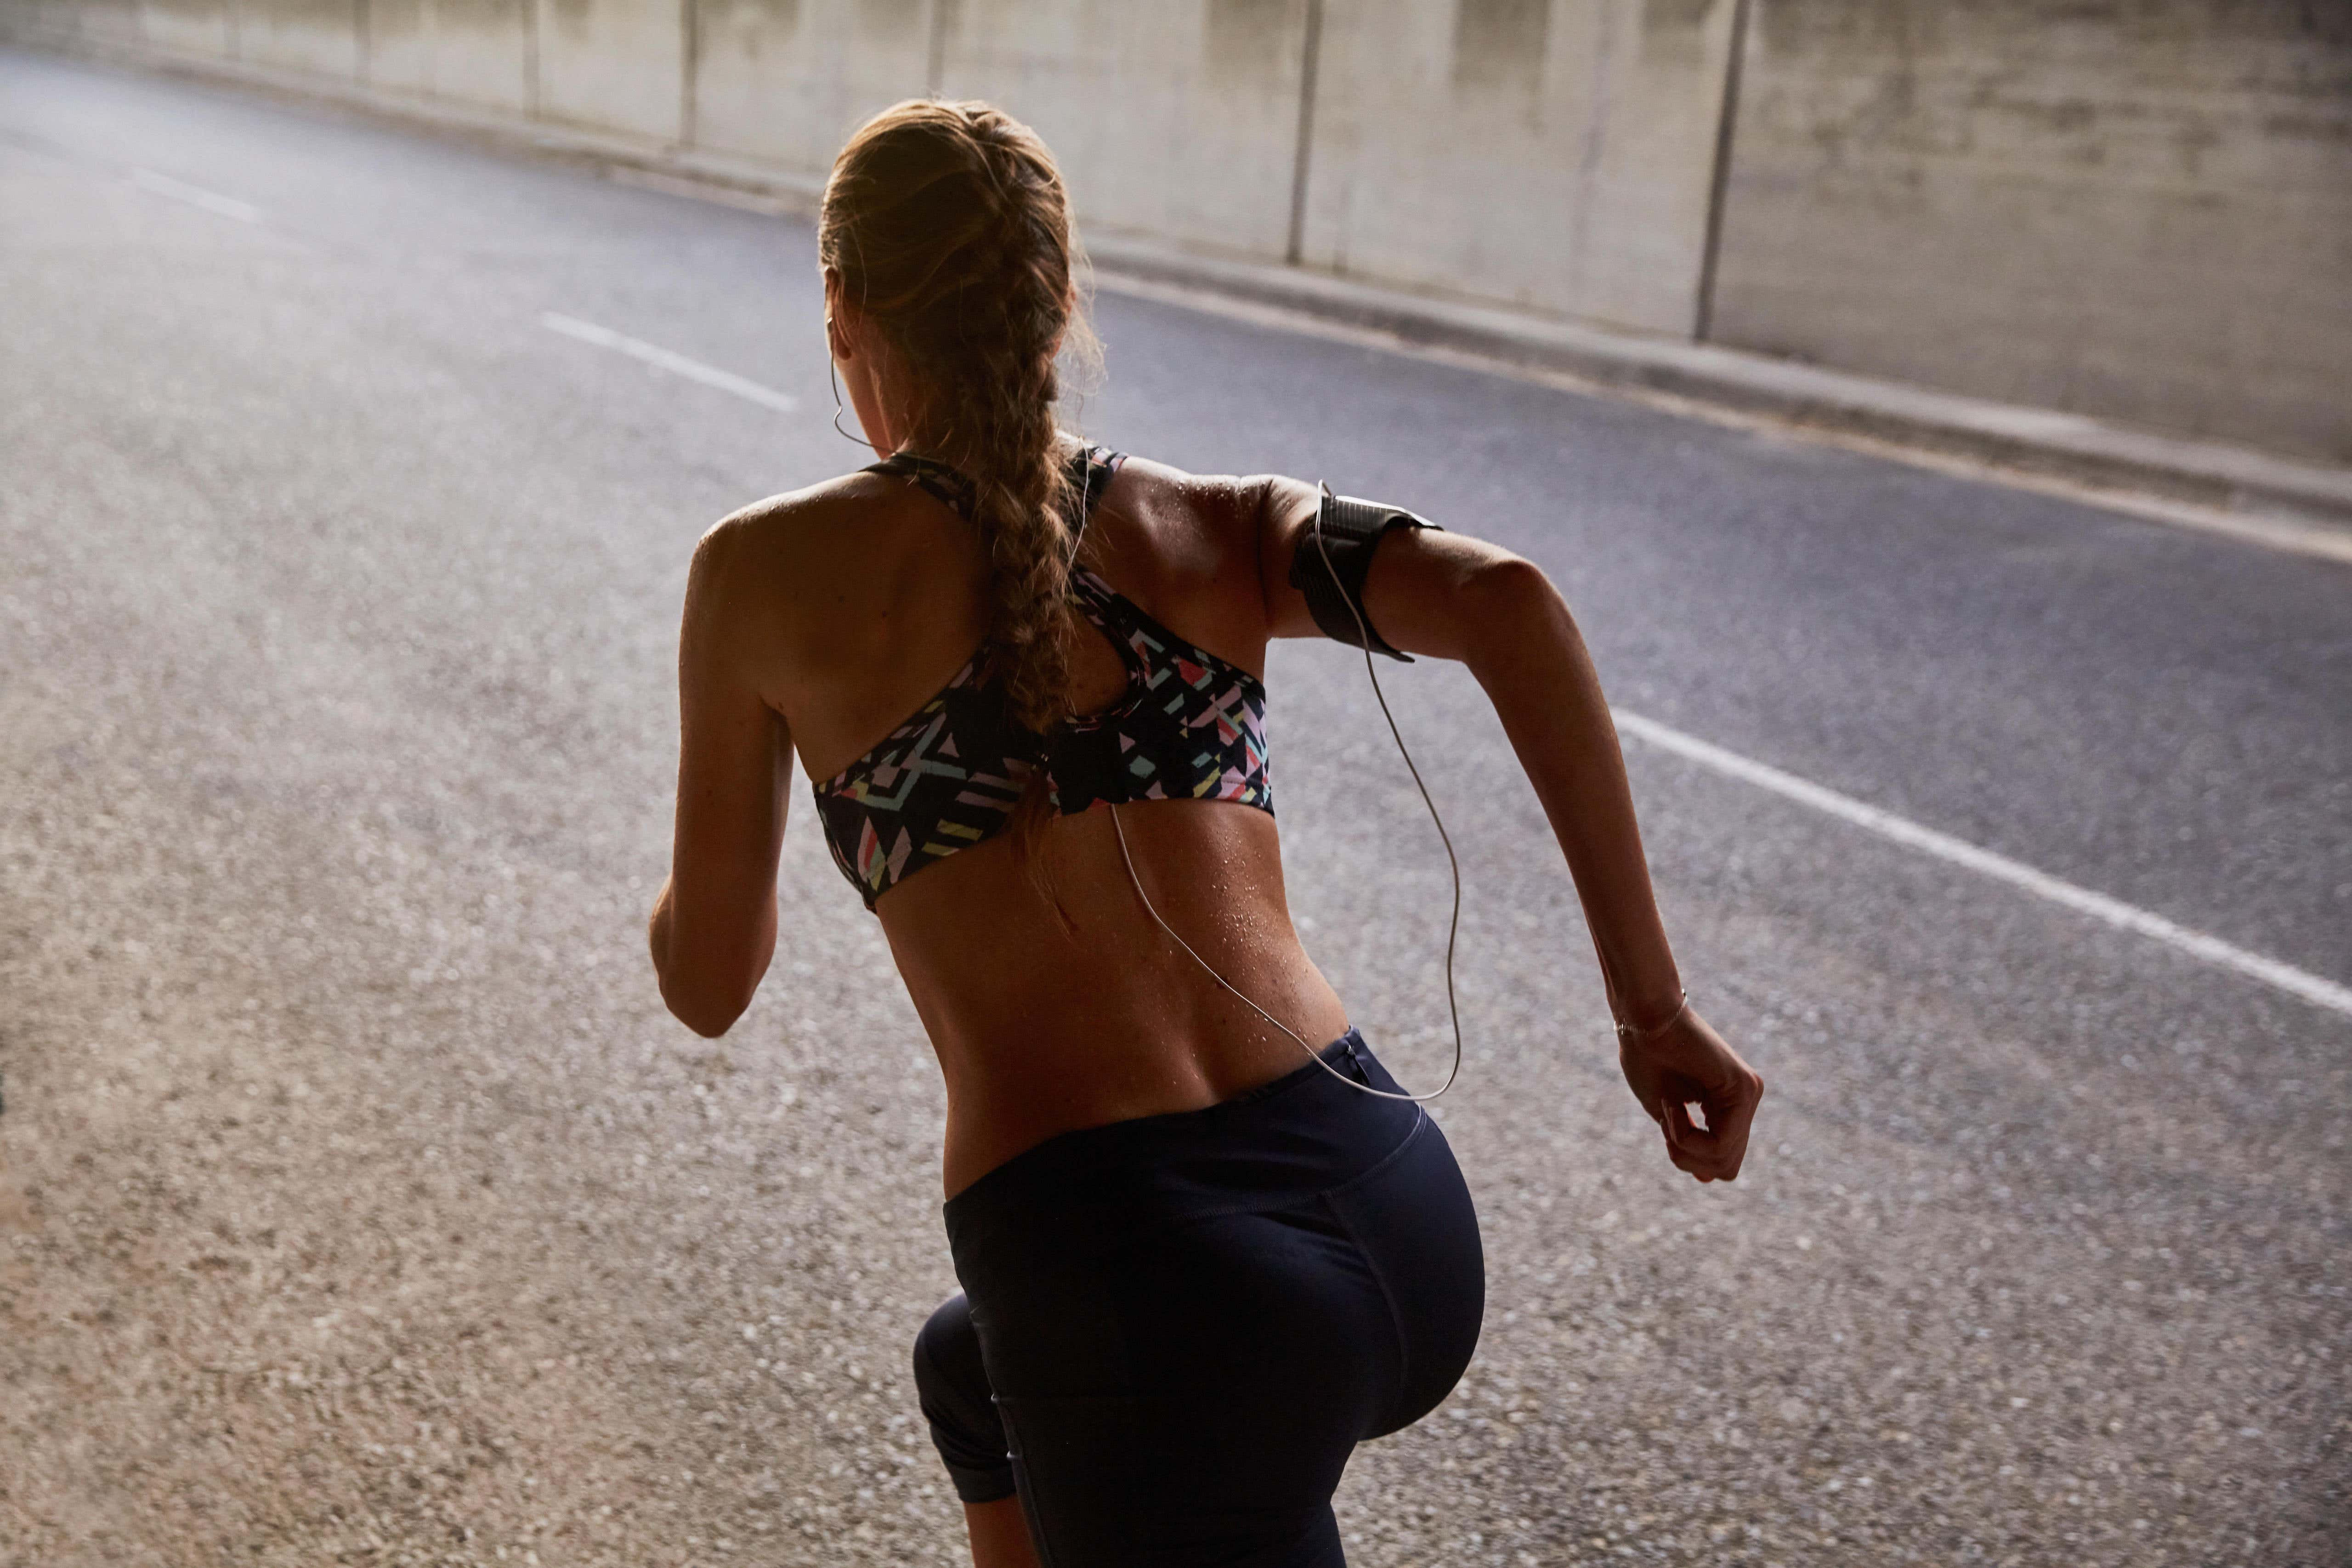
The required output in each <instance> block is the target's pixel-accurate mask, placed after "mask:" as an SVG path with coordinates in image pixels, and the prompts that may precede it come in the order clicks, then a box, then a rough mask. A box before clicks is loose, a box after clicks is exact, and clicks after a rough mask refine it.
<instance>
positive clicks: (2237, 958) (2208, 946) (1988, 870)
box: [1610, 708, 2352, 1018]
mask: <svg viewBox="0 0 2352 1568" xmlns="http://www.w3.org/2000/svg"><path fill="white" fill-rule="evenodd" d="M1610 711H1611V712H1612V715H1613V716H1615V718H1616V720H1617V728H1618V729H1619V731H1620V732H1622V733H1623V734H1626V735H1630V736H1633V737H1635V738H1636V739H1639V740H1644V741H1647V742H1649V744H1651V745H1652V746H1654V747H1658V748H1659V749H1660V750H1662V751H1671V752H1673V753H1674V754H1675V756H1677V757H1682V758H1688V759H1689V760H1691V761H1693V762H1696V763H1697V764H1698V765H1699V766H1700V767H1702V768H1713V769H1714V770H1715V771H1716V772H1717V773H1722V774H1726V775H1727V776H1728V777H1730V778H1733V779H1739V780H1741V781H1742V782H1744V783H1748V784H1753V785H1755V786H1756V787H1757V788H1758V789H1769V790H1770V791H1771V792H1772V793H1773V794H1775V795H1780V796H1782V797H1785V798H1786V799H1788V800H1795V801H1797V802H1799V803H1800V804H1801V805H1806V806H1811V807H1812V808H1813V809H1814V810H1817V811H1825V812H1827V813H1829V815H1831V816H1832V817H1835V818H1837V819H1838V820H1839V821H1845V822H1851V823H1853V825H1854V826H1855V827H1857V828H1862V829H1865V830H1867V831H1870V832H1874V833H1876V834H1878V835H1879V836H1880V837H1881V838H1886V839H1892V840H1894V841H1895V842H1896V843H1898V844H1902V845H1904V846H1906V848H1909V849H1915V850H1918V851H1920V852H1923V853H1926V854H1931V855H1934V856H1935V857H1936V858H1937V860H1942V861H1948V862H1951V863H1952V864H1954V865H1957V866H1963V867H1966V868H1967V869H1968V870H1969V871H1972V872H1975V873H1978V874H1979V875H1980V876H1989V877H1991V878H1992V879H1993V880H1994V881H1996V882H2005V883H2009V884H2010V885H2011V887H2021V888H2023V889H2024V890H2025V891H2026V892H2028V893H2030V894H2033V895H2035V896H2036V897H2038V898H2046V899H2048V900H2049V901H2050V902H2051V903H2053V904H2063V905H2064V906H2065V907H2067V908H2068V909H2071V910H2074V912H2075V913H2077V914H2080V915H2089V916H2091V917H2092V918H2093V919H2094V920H2103V921H2105V922H2106V924H2108V925H2113V926H2116V927H2117V928H2118V929H2121V930H2125V931H2129V932H2132V933H2135V934H2136V935H2137V936H2146V937H2149V938H2151V939H2153V940H2155V941H2158V942H2161V943H2163V944H2165V945H2166V946H2169V947H2176V948H2178V949H2179V950H2180V951H2181V952H2183V953H2186V954H2188V955H2189V956H2191V957H2196V958H2202V959H2204V960H2205V961H2206V962H2207V963H2209V964H2218V965H2220V966H2221V967H2223V968H2225V969H2234V970H2235V971H2237V972H2238V973H2239V974H2241V975H2243V976H2245V977H2248V978H2249V979H2254V980H2260V981H2262V982H2263V984H2264V985H2268V986H2275V987H2277V988H2279V989H2280V990H2282V991H2285V992H2287V993H2288V994H2289V995H2291V996H2296V997H2300V998H2303V999H2304V1000H2305V1001H2307V1002H2310V1003H2312V1004H2313V1005H2315V1006H2317V1007H2323V1008H2326V1009H2328V1010H2329V1011H2331V1012H2337V1013H2342V1014H2343V1015H2344V1016H2346V1017H2347V1018H2352V986H2340V985H2338V984H2336V982H2335V981H2333V980H2329V979H2323V978H2322V977H2319V976H2317V975H2315V974H2312V973H2310V972H2309V971H2307V970H2304V969H2298V968H2296V967H2294V966H2293V965H2292V964H2282V963H2280V962H2279V961H2278V960H2277V959H2275V958H2268V957H2264V956H2263V955H2262V954H2260V953H2253V952H2249V951H2248V950H2247V949H2245V948H2243V947H2240V946H2234V945H2232V944H2231V943H2228V942H2224V941H2222V940H2221V938H2220V937H2218V936H2207V935H2205V933H2203V932H2202V931H2192V930H2190V929H2189V927H2188V926H2186V925H2176V924H2175V923H2173V922H2172V921H2169V920H2167V919H2166V918H2164V916H2162V915H2151V914H2149V913H2148V912H2147V910H2145V909H2141V908H2139V907H2137V905H2134V904H2126V903H2124V902H2123V901H2122V900H2121V899H2118V898H2109V897H2108V896H2107V895H2106V894H2104V893H2093V892H2092V891H2091V890H2090V889H2089V888H2087V887H2077V886H2075V885H2074V883H2071V882H2062V881H2061V880H2059V879H2058V878H2057V877H2054V876H2052V875H2050V874H2049V873H2047V872H2041V871H2036V870H2035V869H2034V868H2033V867H2032V866H2030V865H2027V864H2025V863H2024V862H2022V861H2013V860H2011V859H2010V858H2009V857H2008V856H2007V855H1997V854H1995V853H1993V852H1991V851H1990V850H1986V849H1979V848H1978V847H1977V846H1976V845H1974V844H1972V843H1969V841H1967V840H1965V839H1956V838H1954V837H1953V836H1952V835H1951V834H1949V833H1939V832H1937V831H1936V830H1935V829H1933V828H1923V827H1921V826H1920V825H1919V824H1918V823H1916V822H1914V821H1910V820H1909V819H1907V818H1904V817H1898V816H1896V815H1895V813H1894V812H1892V811H1884V810H1879V808H1877V807H1876V806H1872V805H1868V804H1866V803H1864V802H1863V801H1860V800H1855V799H1854V798H1853V796H1851V795H1841V794H1839V793H1838V792H1837V791H1836V790H1834V789H1822V787H1821V786H1820V785H1818V784H1814V783H1811V782H1809V781H1808V780H1806V779H1800V778H1798V777H1797V776H1796V775H1795V774H1793V773H1784V772H1782V771H1781V770H1780V768H1774V767H1772V766H1770V765H1769V764H1768V763H1763V762H1758V761H1755V760H1753V759H1752V758H1746V757H1742V756H1740V755H1739V753H1738V752H1736V751H1726V750H1725V749H1724V748H1723V747H1720V746H1716V745H1713V744H1711V743H1709V742H1707V741H1704V740H1701V739H1699V738H1698V737H1696V736H1692V735H1685V734H1684V733H1683V732H1682V731H1681V730H1678V729H1675V728H1672V727H1668V726H1666V725H1663V724H1660V723H1659V722H1658V721H1657V720H1655V719H1650V718H1643V716H1641V715H1640V714H1635V713H1627V712H1626V711H1625V710H1624V709H1623V708H1612V709H1611V710H1610Z"/></svg>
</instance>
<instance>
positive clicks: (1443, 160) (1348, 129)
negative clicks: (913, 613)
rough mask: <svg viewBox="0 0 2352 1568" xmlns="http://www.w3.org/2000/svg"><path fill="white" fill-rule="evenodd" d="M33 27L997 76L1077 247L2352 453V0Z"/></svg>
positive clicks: (719, 117)
mask: <svg viewBox="0 0 2352 1568" xmlns="http://www.w3.org/2000/svg"><path fill="white" fill-rule="evenodd" d="M10 18H14V19H16V21H18V22H20V23H21V22H27V21H29V22H33V23H37V24H46V25H47V26H49V27H51V28H52V29H64V30H68V31H79V33H80V34H82V35H83V36H85V37H92V38H106V39H110V40H114V41H119V42H132V43H138V42H142V41H143V42H144V43H145V44H147V45H150V46H152V47H161V48H164V49H168V50H171V51H173V52H176V53H179V54H182V55H195V56H211V57H235V58H241V59H245V60H249V61H254V62H257V63H262V64H268V65H271V66H275V67H278V68H289V69H294V70H299V71H305V72H310V73H313V74H316V75H319V76H320V77H331V78H341V79H352V78H358V79H360V80H362V81H365V82H367V83H369V84H370V85H371V86H373V87H374V88H377V89H390V90H394V91H406V92H415V93H420V94H429V95H434V96H437V97H440V98H445V99H457V100H460V101H463V102H466V103H469V104H475V105H480V106H484V107H488V108H492V109H499V110H509V111H514V112H520V113H525V114H533V115H539V116H543V117H546V118H549V119H552V120H563V121H566V122H568V123H572V124H575V125H579V126H583V127H586V128H589V129H592V130H599V131H621V132H625V133H631V134H634V135H636V136H639V137H643V138H646V139H649V140H650V141H654V142H656V143H660V144H663V145H669V146H679V145H683V146H688V147H692V148H695V149H698V150H701V151H706V152H717V153H725V154H730V155H732V156H735V157H738V158H740V159H746V160H751V161H755V162H761V163H764V164H767V165H769V166H771V167H773V168H775V169H777V170H779V171H783V172H792V173H795V174H799V175H803V176H821V175H822V174H823V173H824V170H825V169H826V168H827V167H828V166H829V165H830V163H831V162H832V159H833V155H834V152H835V150H836V149H837V148H838V147H839V146H840V144H841V141H842V140H843V139H844V138H845V136H846V135H847V134H848V132H849V131H850V130H851V129H853V128H854V127H855V126H856V123H857V122H858V121H859V120H862V119H863V118H865V117H866V115H868V114H870V113H872V112H873V111H874V110H877V109H879V108H882V107H883V106H885V105H887V104H888V103H891V102H894V101H896V100H898V99H901V98H906V97H910V96H914V95H917V94H919V93H922V92H925V91H930V90H936V91H942V92H945V93H947V94H950V95H951V96H956V97H979V98H986V99H992V100H994V101H997V102H999V103H1001V104H1003V106H1004V107H1005V108H1006V109H1007V110H1011V111H1012V112H1013V113H1014V114H1017V115H1019V116H1021V117H1022V118H1024V119H1025V120H1029V121H1030V122H1031V123H1032V124H1034V125H1035V126H1036V127H1037V128H1038V130H1039V131H1041V132H1042V133H1043V134H1044V135H1045V139H1046V141H1048V143H1049V144H1051V145H1052V146H1053V147H1054V149H1055V153H1056V155H1057V156H1058V157H1059V158H1060V160H1061V162H1062V164H1063V167H1064V169H1065V171H1066V172H1067V174H1068V176H1069V179H1070V183H1071V188H1072V193H1073V196H1074V199H1075V201H1076V206H1077V209H1078V213H1079V216H1080V220H1081V222H1082V223H1083V224H1084V225H1087V227H1088V228H1089V229H1093V230H1097V231H1103V230H1120V231H1125V232H1128V233H1130V234H1135V235H1148V236H1151V237H1155V238H1158V239H1160V240H1164V241H1168V242H1171V243H1173V244H1176V245H1180V246H1194V247H1199V248H1202V249H1207V250H1213V251H1217V252H1221V253H1223V254H1226V255H1238V256H1246V257H1254V258H1256V259H1260V260H1265V261H1271V262H1281V261H1285V260H1290V261H1296V262H1299V263H1302V264H1304V265H1306V266H1308V267H1317V268H1321V269H1326V270H1329V271H1335V272H1344V273H1348V274H1351V275H1354V276H1357V277H1362V278H1365V279H1367V280H1370V281H1374V282H1381V283H1388V284H1394V285H1398V286H1402V287H1408V288H1415V289H1421V290H1426V291H1433V292H1439V293H1445V294H1452V295H1457V296H1466V297H1469V298H1480V299H1488V300H1495V301H1500V302H1505V303H1508V304H1512V305H1517V306H1519V307H1522V308H1529V309H1532V310H1537V311H1541V312H1545V313H1551V314H1559V315H1567V316H1574V317H1580V318H1586V319H1594V320H1599V321H1603V322H1610V323H1614V324H1617V325H1621V326H1625V327H1631V328H1637V329H1646V330H1651V331H1657V332H1664V333H1673V334H1691V333H1694V332H1698V331H1702V330H1704V331H1706V333H1707V335H1709V336H1711V337H1713V338H1715V339H1717V340H1722V341H1725V342H1728V343H1732V344H1736V345H1739V346H1742V347H1748V348H1753V349H1758V350H1764V351H1766V352H1770V353H1778V354H1787V355H1793V356H1797V357H1801V358H1803V359H1807V360H1811V361H1817V362H1819V363H1822V364H1825V365H1831V366H1835V367H1838V368H1843V369H1849V370H1857V371H1866V372H1872V373H1878V374H1884V375H1888V376H1893V377H1896V378H1900V379H1905V380H1910V381H1915V382H1921V383H1924V384H1927V385H1930V386H1937V387H1943V388H1948V389H1953V390H1958V391H1961V392H1973V393H1979V394H1982V395H1986V396H1990V397H1994V398H1999V399H2002V400H2006V401H2011V402H2023V403H2029V404H2039V405H2043V406H2049V407H2056V408H2063V409H2068V410H2073V411H2076V412H2080V413H2090V414H2095V415H2103V416H2106V417H2110V418H2115V419H2118V420H2123V421H2126V422H2137V423H2147V424H2149V425H2154V426H2158V427H2161V428H2168V429H2172V430H2176V431H2181V432H2185V433H2189V434H2207V435H2214V436H2220V437H2223V438H2230V439H2237V440H2242V441H2245V442H2248V443H2251V444H2256V445H2261V446H2266V447H2269V448H2271V449H2273V450H2277V451H2282V452H2285V453H2290V454H2294V455H2305V456H2315V457H2320V458H2325V459H2333V460H2336V461H2339V462H2352V371H2347V367H2352V0H0V21H5V20H7V19H10ZM1743 28H1744V47H1741V48H1740V49H1739V59H1738V65H1739V69H1738V72H1736V73H1735V72H1734V71H1733V70H1732V66H1733V63H1734V62H1733V53H1734V47H1735V39H1736V38H1737V37H1740V36H1741V35H1742V32H1743ZM1735 83H1736V85H1737V87H1738V93H1737V97H1736V112H1735V115H1734V119H1733V130H1734V134H1733V135H1732V137H1731V140H1730V143H1729V145H1730V149H1731V154H1730V159H1729V162H1728V163H1727V166H1726V167H1725V168H1724V170H1723V171H1722V172H1723V175H1724V178H1723V180H1722V183H1721V185H1720V189H1721V192H1722V200H1721V203H1720V205H1719V206H1718V204H1717V200H1716V195H1717V189H1718V185H1717V172H1718V171H1717V150H1718V147H1719V145H1720V144H1721V143H1720V140H1719V133H1720V131H1721V130H1722V123H1723V110H1724V107H1725V104H1726V102H1727V100H1730V99H1731V96H1732V95H1730V94H1729V93H1728V92H1727V89H1728V88H1729V87H1731V86H1732V85H1734V84H1735ZM1302 106H1304V107H1305V108H1306V109H1307V111H1308V112H1307V113H1306V114H1305V115H1304V116H1302V113H1301V110H1302ZM1302 119H1303V120H1304V121H1305V132H1304V134H1305V144H1306V149H1307V156H1306V158H1305V159H1304V160H1303V161H1302V160H1301V158H1300V156H1299V152H1300V147H1301V138H1302ZM1302 173H1303V176H1304V179H1303V183H1301V175H1302ZM1711 219H1713V220H1715V224H1716V225H1717V226H1718V227H1719V235H1720V239H1719V244H1718V245H1717V246H1715V248H1714V250H1713V254H1712V256H1711V257H1710V246H1709V235H1710V231H1711V223H1710V220H1711ZM1710 260H1711V261H1712V266H1710Z"/></svg>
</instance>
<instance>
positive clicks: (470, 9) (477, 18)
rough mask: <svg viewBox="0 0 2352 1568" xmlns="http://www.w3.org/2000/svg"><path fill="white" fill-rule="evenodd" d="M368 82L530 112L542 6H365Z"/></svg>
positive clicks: (427, 0)
mask: <svg viewBox="0 0 2352 1568" xmlns="http://www.w3.org/2000/svg"><path fill="white" fill-rule="evenodd" d="M364 3H365V5H366V6H367V11H366V20H367V27H366V31H365V34H364V37H365V40H366V45H367V56H366V62H365V68H366V75H367V79H368V80H369V81H370V82H371V83H373V85H375V86H377V87H384V88H392V89H398V90H402V91H407V92H418V93H429V94H431V95H433V96H435V97H436V98H448V99H457V100H458V101H459V102H462V103H473V104H481V105H484V106H486V107H488V108H491V109H504V110H514V111H516V112H519V113H528V112H529V111H530V110H531V108H532V107H533V105H534V103H535V101H536V94H537V83H536V77H537V53H538V50H537V43H536V40H535V38H534V33H535V30H536V26H537V24H536V18H535V17H534V16H533V15H532V7H533V5H535V3H536V0H364Z"/></svg>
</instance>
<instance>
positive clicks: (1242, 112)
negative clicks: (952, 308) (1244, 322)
mask: <svg viewBox="0 0 2352 1568" xmlns="http://www.w3.org/2000/svg"><path fill="white" fill-rule="evenodd" d="M1307 4H1308V0H1153V3H1152V4H1150V5H1135V4H1132V3H1131V0H962V4H961V5H958V6H956V7H955V11H954V15H953V17H952V20H951V22H950V26H949V27H948V28H947V31H946V34H945V36H944V37H943V38H942V39H941V57H942V66H943V68H942V71H941V82H940V86H941V90H942V91H944V92H946V93H948V94H950V96H954V97H958V98H981V99H988V100H989V101H991V102H993V103H1000V104H1003V106H1004V107H1005V108H1006V109H1007V110H1010V111H1011V112H1013V113H1014V114H1017V115H1019V116H1020V117H1021V118H1022V119H1023V120H1027V121H1028V122H1029V123H1030V124H1031V125H1033V126H1034V127H1035V128H1036V130H1037V132H1038V134H1039V135H1041V136H1043V137H1044V138H1045V142H1046V145H1048V146H1050V147H1051V148H1053V149H1054V156H1055V160H1056V161H1057V162H1059V163H1060V164H1061V166H1062V171H1063V173H1064V175H1065V177H1066V178H1067V179H1068V181H1069V183H1070V193H1071V198H1072V201H1073V202H1074V204H1076V208H1077V211H1078V214H1079V216H1080V218H1081V220H1082V221H1083V222H1085V223H1087V224H1088V225H1108V226H1111V227H1115V228H1121V229H1126V230H1129V231H1136V232H1140V233H1144V234H1149V235H1156V236H1158V237H1160V238H1164V239H1171V240H1175V241H1178V242H1180V243H1184V244H1190V245H1195V246H1203V247H1206V248H1210V249H1214V250H1221V251H1225V252H1228V253H1234V254H1239V255H1244V256H1257V257H1261V258H1265V259H1268V260H1276V261H1278V260H1280V259H1282V257H1283V255H1284V253H1285V250H1286V246H1287V244H1288V239H1289V232H1290V193H1291V184H1292V176H1293V172H1294V166H1295V163H1296V161H1297V134H1298V118H1299V115H1298V97H1299V89H1300V84H1301V81H1302V79H1303V72H1304V70H1305V67H1306V45H1307Z"/></svg>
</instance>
